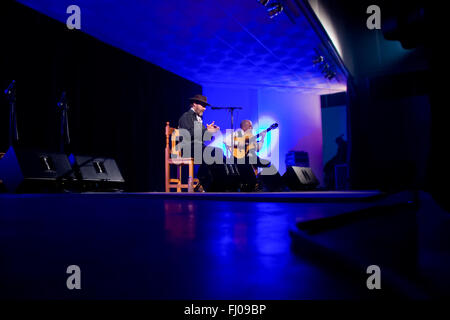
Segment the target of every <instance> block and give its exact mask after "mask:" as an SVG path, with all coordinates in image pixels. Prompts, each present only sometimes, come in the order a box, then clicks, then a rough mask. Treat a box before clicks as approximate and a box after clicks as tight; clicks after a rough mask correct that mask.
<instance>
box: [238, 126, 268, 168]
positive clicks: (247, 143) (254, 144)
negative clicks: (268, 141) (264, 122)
mask: <svg viewBox="0 0 450 320" xmlns="http://www.w3.org/2000/svg"><path fill="white" fill-rule="evenodd" d="M260 137H261V140H259V141H256V140H257V139H256V137H255V136H254V134H253V123H252V122H251V121H250V120H242V121H241V129H239V130H237V132H236V140H237V142H236V144H235V148H237V150H236V151H239V152H237V153H239V154H245V158H246V159H245V163H250V164H253V165H256V166H257V167H268V166H269V165H270V163H269V161H268V160H261V159H260V158H259V157H258V156H257V155H256V152H259V151H260V150H261V149H262V147H263V145H264V139H265V138H266V132H265V131H263V132H262V133H261V134H260ZM235 156H236V155H235ZM238 163H239V162H238Z"/></svg>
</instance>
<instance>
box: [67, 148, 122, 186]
mask: <svg viewBox="0 0 450 320" xmlns="http://www.w3.org/2000/svg"><path fill="white" fill-rule="evenodd" d="M69 160H70V163H71V164H72V167H73V171H74V173H75V176H76V178H77V179H78V180H79V182H80V183H81V184H82V186H81V188H82V189H83V190H82V191H110V190H116V189H122V188H123V186H124V183H125V180H124V179H123V177H122V174H121V173H120V170H119V167H118V166H117V163H116V161H115V160H114V159H111V158H103V157H92V156H81V155H73V154H72V155H70V157H69Z"/></svg>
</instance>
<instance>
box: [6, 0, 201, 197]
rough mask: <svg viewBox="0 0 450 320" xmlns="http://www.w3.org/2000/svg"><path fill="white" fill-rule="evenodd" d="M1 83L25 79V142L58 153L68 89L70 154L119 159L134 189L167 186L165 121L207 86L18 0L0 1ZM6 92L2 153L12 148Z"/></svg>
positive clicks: (20, 91) (21, 118)
mask: <svg viewBox="0 0 450 320" xmlns="http://www.w3.org/2000/svg"><path fill="white" fill-rule="evenodd" d="M0 42H1V43H2V45H1V48H2V49H1V50H0V74H1V77H0V86H1V89H2V92H3V89H5V88H6V87H7V86H8V84H9V82H10V81H11V80H13V79H14V80H16V84H17V114H18V129H19V143H18V145H19V146H21V147H26V148H36V149H41V150H46V151H56V150H59V147H60V135H59V134H60V133H59V132H60V122H59V121H60V113H59V111H58V108H57V106H56V104H57V102H58V100H59V98H60V96H61V93H62V92H63V91H66V93H67V100H68V104H69V107H70V109H69V125H70V135H71V140H72V143H71V145H70V146H68V147H67V148H66V153H69V152H71V153H75V154H83V155H84V154H85V155H93V156H107V157H113V158H115V159H116V161H117V163H118V165H119V168H120V170H121V172H122V175H123V176H124V178H125V180H126V190H128V191H163V190H164V146H165V139H164V126H165V122H166V121H170V122H171V124H173V125H175V124H176V123H177V122H178V118H179V116H180V115H181V114H182V113H183V112H184V111H185V110H186V109H187V99H188V98H189V97H191V96H193V95H195V94H197V93H201V86H199V85H197V84H195V83H193V82H191V81H188V80H186V79H184V78H181V77H179V76H177V75H175V74H173V73H171V72H168V71H166V70H164V69H162V68H160V67H158V66H155V65H153V64H151V63H149V62H147V61H144V60H142V59H140V58H137V57H135V56H133V55H131V54H128V53H126V52H124V51H122V50H120V49H117V48H114V47H112V46H109V45H107V44H105V43H102V42H101V41H99V40H97V39H95V38H93V37H91V36H89V35H87V34H84V33H82V32H80V31H78V30H69V29H67V27H66V26H65V24H63V23H60V22H58V21H56V20H53V19H51V18H49V17H47V16H44V15H42V14H40V13H38V12H36V11H34V10H32V9H30V8H28V7H26V6H23V5H21V4H18V3H16V2H12V1H2V2H1V4H0ZM8 126H9V119H8V102H7V100H6V97H5V95H3V94H2V96H1V98H0V152H2V151H3V152H4V151H6V149H7V148H8Z"/></svg>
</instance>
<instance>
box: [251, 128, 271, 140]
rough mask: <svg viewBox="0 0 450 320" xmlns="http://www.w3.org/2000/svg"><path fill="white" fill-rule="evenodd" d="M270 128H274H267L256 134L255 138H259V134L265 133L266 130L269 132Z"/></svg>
mask: <svg viewBox="0 0 450 320" xmlns="http://www.w3.org/2000/svg"><path fill="white" fill-rule="evenodd" d="M270 130H272V128H269V129H266V130H263V131H261V132H260V133H258V134H257V135H256V136H255V139H258V138H259V136H260V135H261V134H262V133H264V132H269V131H270Z"/></svg>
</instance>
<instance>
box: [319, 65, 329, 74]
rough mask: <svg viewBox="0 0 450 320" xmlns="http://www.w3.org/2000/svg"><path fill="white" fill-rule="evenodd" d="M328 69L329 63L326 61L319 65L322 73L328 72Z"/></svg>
mask: <svg viewBox="0 0 450 320" xmlns="http://www.w3.org/2000/svg"><path fill="white" fill-rule="evenodd" d="M329 69H330V65H329V64H328V63H324V64H322V66H321V67H320V70H321V72H322V73H323V74H326V73H328V70H329Z"/></svg>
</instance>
